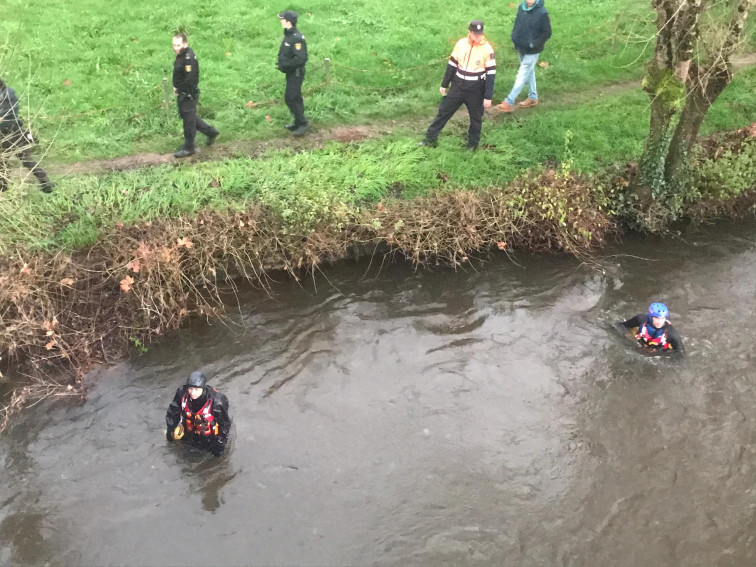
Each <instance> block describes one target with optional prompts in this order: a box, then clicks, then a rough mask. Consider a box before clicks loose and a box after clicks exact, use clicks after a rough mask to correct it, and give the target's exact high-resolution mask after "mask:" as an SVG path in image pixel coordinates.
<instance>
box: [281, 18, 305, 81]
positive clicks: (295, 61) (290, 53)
mask: <svg viewBox="0 0 756 567" xmlns="http://www.w3.org/2000/svg"><path fill="white" fill-rule="evenodd" d="M305 63H307V42H306V41H305V37H304V36H303V35H302V34H301V33H300V31H299V30H298V29H297V28H290V29H288V30H284V37H283V41H282V42H281V47H279V48H278V65H277V67H278V70H279V71H281V72H283V73H292V72H294V71H296V70H297V69H299V68H300V67H304V65H305Z"/></svg>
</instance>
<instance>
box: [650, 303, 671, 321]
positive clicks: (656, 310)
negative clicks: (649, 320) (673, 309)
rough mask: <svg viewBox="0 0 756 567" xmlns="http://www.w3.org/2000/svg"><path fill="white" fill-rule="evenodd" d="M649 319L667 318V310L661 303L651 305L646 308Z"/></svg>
mask: <svg viewBox="0 0 756 567" xmlns="http://www.w3.org/2000/svg"><path fill="white" fill-rule="evenodd" d="M648 316H649V317H664V318H665V319H666V318H667V317H669V309H667V306H666V305H664V304H663V303H652V304H651V305H649V306H648Z"/></svg>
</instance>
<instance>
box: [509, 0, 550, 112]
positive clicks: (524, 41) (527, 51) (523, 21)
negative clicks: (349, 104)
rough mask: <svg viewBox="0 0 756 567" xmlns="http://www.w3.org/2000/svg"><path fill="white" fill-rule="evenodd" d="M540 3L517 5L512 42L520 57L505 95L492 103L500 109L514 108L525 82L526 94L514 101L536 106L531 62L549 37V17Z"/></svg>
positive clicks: (533, 63) (530, 1)
mask: <svg viewBox="0 0 756 567" xmlns="http://www.w3.org/2000/svg"><path fill="white" fill-rule="evenodd" d="M543 3H544V0H522V4H520V7H519V8H518V9H517V17H516V18H515V23H514V27H513V28H512V43H514V47H515V50H516V51H517V57H519V59H520V68H519V69H518V70H517V77H515V82H514V86H513V87H512V90H511V91H510V93H509V94H508V95H507V98H505V99H504V100H503V101H502V102H501V103H500V104H498V105H497V106H496V108H498V109H499V110H500V111H502V112H512V111H513V110H514V109H515V101H516V100H517V97H518V95H519V94H520V91H521V90H522V89H523V87H524V86H525V84H527V85H528V98H526V99H525V100H524V101H522V102H521V103H520V104H518V105H517V108H533V107H534V106H538V91H537V90H536V77H535V66H536V63H538V57H539V55H540V54H541V52H542V51H543V47H544V45H546V42H547V41H548V39H549V38H550V37H551V21H550V20H549V13H548V12H547V11H546V8H544V5H543Z"/></svg>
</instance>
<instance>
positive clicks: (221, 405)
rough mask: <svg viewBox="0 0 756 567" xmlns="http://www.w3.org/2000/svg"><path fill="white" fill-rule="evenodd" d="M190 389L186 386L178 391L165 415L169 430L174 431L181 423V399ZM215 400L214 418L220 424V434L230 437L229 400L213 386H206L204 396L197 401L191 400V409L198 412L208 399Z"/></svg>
mask: <svg viewBox="0 0 756 567" xmlns="http://www.w3.org/2000/svg"><path fill="white" fill-rule="evenodd" d="M187 390H189V387H188V386H186V385H184V386H181V387H180V388H179V389H178V390H176V395H175V396H173V401H172V402H171V404H170V405H169V406H168V412H167V413H166V414H165V424H166V425H167V426H168V429H174V428H175V427H176V426H177V425H178V424H179V422H180V421H181V399H182V398H183V397H184V394H186V392H187ZM208 398H210V399H212V400H213V410H212V413H213V417H214V418H215V420H216V422H217V423H218V429H219V430H220V431H219V434H220V436H221V437H228V432H229V430H230V428H231V418H230V417H229V415H228V398H227V397H226V396H224V395H223V394H221V393H220V392H219V391H217V390H216V389H215V388H213V387H211V386H205V388H204V391H203V392H202V395H201V396H200V397H199V398H197V399H196V400H192V399H191V398H189V409H191V410H192V412H196V411H198V410H200V409H201V408H202V406H204V405H205V402H207V399H208Z"/></svg>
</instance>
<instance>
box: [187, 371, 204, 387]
mask: <svg viewBox="0 0 756 567" xmlns="http://www.w3.org/2000/svg"><path fill="white" fill-rule="evenodd" d="M186 385H187V386H189V387H190V388H204V387H205V386H206V385H207V377H206V376H205V374H204V373H202V372H201V371H199V370H195V371H194V372H192V373H191V375H190V376H189V379H188V380H187V381H186Z"/></svg>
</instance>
